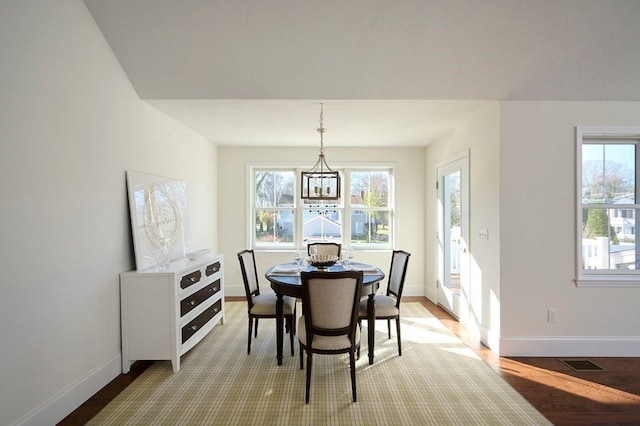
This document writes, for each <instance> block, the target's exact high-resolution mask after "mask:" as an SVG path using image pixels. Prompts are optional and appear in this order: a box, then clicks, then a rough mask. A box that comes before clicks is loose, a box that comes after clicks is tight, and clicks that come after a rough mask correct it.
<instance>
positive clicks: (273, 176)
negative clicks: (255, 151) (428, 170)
mask: <svg viewBox="0 0 640 426" xmlns="http://www.w3.org/2000/svg"><path fill="white" fill-rule="evenodd" d="M301 171H302V169H301V168H294V167H273V168H268V167H263V166H253V167H250V182H251V187H252V190H251V194H250V200H249V203H250V210H251V212H252V213H251V227H252V232H251V246H252V247H253V248H254V249H257V250H260V249H264V250H279V249H283V250H292V249H304V247H306V245H307V244H308V243H310V242H320V241H328V242H337V243H341V244H343V246H350V247H352V248H354V249H371V250H378V249H380V250H383V249H384V250H388V249H390V248H391V247H392V242H393V235H394V234H393V233H394V224H393V220H392V218H393V185H392V183H393V179H392V178H393V168H392V167H390V166H384V167H381V166H372V167H367V166H364V167H363V166H359V167H344V168H342V169H340V170H339V172H340V174H341V180H342V182H341V184H342V185H343V187H342V190H341V194H343V195H342V197H341V198H340V199H338V200H326V201H318V200H306V199H305V200H303V199H301V198H300V197H298V194H299V192H300V191H299V190H298V188H299V187H300V183H301V182H300V174H301ZM347 188H348V190H347V191H345V189H347Z"/></svg>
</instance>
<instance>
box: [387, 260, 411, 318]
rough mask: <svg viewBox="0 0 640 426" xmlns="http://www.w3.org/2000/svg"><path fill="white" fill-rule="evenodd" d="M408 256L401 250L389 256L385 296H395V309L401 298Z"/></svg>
mask: <svg viewBox="0 0 640 426" xmlns="http://www.w3.org/2000/svg"><path fill="white" fill-rule="evenodd" d="M409 256H411V253H408V252H406V251H403V250H394V251H393V255H392V256H391V267H390V269H389V284H388V285H387V296H391V295H392V296H395V298H396V307H397V306H398V305H400V299H401V298H402V290H403V289H404V278H405V276H406V275H407V266H408V265H409Z"/></svg>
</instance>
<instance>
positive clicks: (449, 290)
mask: <svg viewBox="0 0 640 426" xmlns="http://www.w3.org/2000/svg"><path fill="white" fill-rule="evenodd" d="M468 163H469V159H468V155H467V153H465V154H464V155H461V156H459V157H458V158H455V159H451V160H449V161H447V162H444V163H442V164H440V165H439V166H438V168H437V175H438V183H437V193H438V202H437V203H436V205H437V208H438V212H437V217H438V231H437V238H436V239H437V241H436V244H437V250H436V252H437V254H438V277H437V280H438V281H437V283H438V304H439V305H441V306H442V307H444V308H445V309H447V310H448V311H449V312H451V313H452V314H453V315H454V316H455V317H456V318H458V319H459V320H460V321H461V322H463V323H464V322H466V320H467V318H468V316H469V304H468V295H469V266H468V265H469V253H468V250H467V248H468V245H467V242H468V241H469V177H468V169H469V167H468Z"/></svg>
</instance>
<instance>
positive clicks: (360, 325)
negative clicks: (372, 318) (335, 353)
mask: <svg viewBox="0 0 640 426" xmlns="http://www.w3.org/2000/svg"><path fill="white" fill-rule="evenodd" d="M358 328H359V329H360V332H362V320H361V319H360V318H358ZM358 359H360V345H358Z"/></svg>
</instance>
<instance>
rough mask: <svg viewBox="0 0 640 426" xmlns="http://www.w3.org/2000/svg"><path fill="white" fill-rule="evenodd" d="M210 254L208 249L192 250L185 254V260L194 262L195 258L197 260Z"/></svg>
mask: <svg viewBox="0 0 640 426" xmlns="http://www.w3.org/2000/svg"><path fill="white" fill-rule="evenodd" d="M210 252H211V250H210V249H201V250H193V251H190V252H187V253H185V256H187V258H188V259H189V260H196V259H197V258H199V257H200V256H204V255H207V254H209V253H210Z"/></svg>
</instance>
